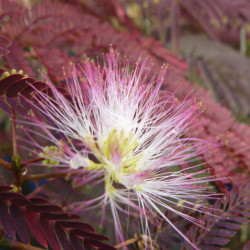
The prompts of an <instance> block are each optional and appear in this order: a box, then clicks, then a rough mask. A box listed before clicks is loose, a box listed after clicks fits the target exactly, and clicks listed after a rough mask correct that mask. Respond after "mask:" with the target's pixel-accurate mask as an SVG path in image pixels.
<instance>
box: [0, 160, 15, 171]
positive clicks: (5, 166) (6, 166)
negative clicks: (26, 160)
mask: <svg viewBox="0 0 250 250" xmlns="http://www.w3.org/2000/svg"><path fill="white" fill-rule="evenodd" d="M0 165H1V166H3V167H4V168H6V169H8V170H11V171H13V169H14V168H13V164H11V163H9V162H7V161H4V160H2V159H0Z"/></svg>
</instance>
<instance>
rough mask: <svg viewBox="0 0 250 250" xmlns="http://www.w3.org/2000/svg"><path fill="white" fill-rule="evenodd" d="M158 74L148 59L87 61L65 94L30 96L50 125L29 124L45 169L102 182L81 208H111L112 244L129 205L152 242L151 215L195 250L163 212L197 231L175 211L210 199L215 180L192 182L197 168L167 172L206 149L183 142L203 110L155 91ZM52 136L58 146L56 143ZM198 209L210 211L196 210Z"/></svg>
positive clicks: (109, 57) (198, 143) (120, 232)
mask: <svg viewBox="0 0 250 250" xmlns="http://www.w3.org/2000/svg"><path fill="white" fill-rule="evenodd" d="M164 74H165V70H164V69H163V71H162V72H161V74H160V76H159V77H156V76H153V77H151V80H148V79H149V78H150V64H149V63H148V62H147V61H142V62H140V61H138V63H137V64H136V66H135V67H134V68H131V66H130V65H129V60H126V61H125V62H124V63H119V57H118V55H117V54H116V53H114V52H112V53H110V54H108V55H107V56H106V57H104V62H103V65H102V66H100V65H99V64H95V63H93V62H90V61H88V62H85V63H84V65H83V67H82V68H81V69H80V70H77V69H76V68H73V72H72V77H71V78H70V79H68V80H67V86H66V87H67V88H66V90H67V92H68V94H69V95H65V94H62V93H61V92H60V91H58V89H56V88H55V87H54V86H53V85H52V84H50V87H51V90H52V95H51V94H50V95H49V94H48V93H46V92H40V91H37V93H36V94H35V95H34V98H35V99H36V101H37V102H36V104H35V107H36V110H37V111H40V112H41V113H42V114H43V115H44V116H45V117H46V118H47V119H48V120H50V121H51V122H52V123H48V124H44V123H42V122H41V121H39V120H38V119H35V118H32V119H33V121H32V123H33V124H34V125H38V126H39V127H41V129H42V130H43V132H45V133H43V137H45V139H47V140H49V141H50V142H51V145H47V146H46V147H42V146H40V145H39V143H36V142H34V141H33V142H32V143H33V145H35V146H36V151H34V152H38V153H39V154H40V156H42V157H44V158H45V161H44V164H46V165H58V166H70V167H71V168H74V169H76V168H79V167H83V169H84V171H85V172H86V176H87V177H86V178H87V180H88V181H90V182H91V181H92V182H100V181H102V182H103V183H104V190H103V194H102V195H101V196H99V197H96V198H95V199H93V200H91V201H88V202H86V201H85V205H89V206H93V207H94V206H97V205H102V207H103V214H104V211H105V207H106V206H108V205H109V206H110V208H111V211H112V214H113V217H114V226H115V231H116V237H117V240H118V241H123V240H124V238H123V230H122V225H121V221H120V217H119V214H120V212H121V211H123V212H125V213H127V214H129V211H130V210H129V211H128V210H126V208H127V206H129V207H131V209H133V210H135V211H137V212H138V214H139V218H140V221H141V227H142V234H144V235H148V236H149V237H150V230H149V221H148V218H149V217H150V216H157V217H159V218H162V219H164V220H165V221H166V222H168V223H169V224H170V225H171V226H172V227H173V228H174V229H175V230H176V231H177V232H178V233H179V234H180V235H181V236H182V237H183V238H184V239H185V240H186V241H188V242H189V243H190V244H191V245H192V246H193V247H194V248H196V247H195V246H194V244H193V243H192V242H191V241H190V240H189V239H188V238H187V237H186V236H185V235H184V234H183V233H182V232H181V231H180V230H179V229H178V228H177V226H176V225H174V224H173V223H172V222H171V221H170V220H169V218H168V217H166V215H165V212H164V211H166V210H171V211H173V212H175V213H177V214H178V215H180V216H182V217H183V218H185V219H187V220H189V221H191V222H192V223H195V224H198V225H199V224H200V225H201V224H202V222H201V221H199V220H198V219H196V218H194V217H192V216H190V215H187V214H185V213H183V212H181V211H179V210H178V209H177V206H180V204H182V206H183V207H185V208H190V209H194V206H195V204H196V203H195V202H196V201H197V200H199V201H200V200H207V199H210V198H215V197H216V196H215V195H214V194H213V193H210V192H209V191H208V190H207V188H206V186H205V185H204V184H206V183H207V182H210V181H214V179H213V178H212V177H210V176H203V177H198V175H199V174H201V173H204V170H197V171H194V170H195V169H198V167H199V166H192V167H191V165H190V167H189V169H187V167H186V168H179V170H175V169H176V168H175V169H174V168H173V167H176V166H182V165H183V164H186V163H187V162H189V161H190V159H191V158H192V159H193V158H194V157H195V156H197V155H199V154H200V153H202V152H204V150H205V148H206V143H205V142H203V141H201V140H199V139H196V138H186V137H185V136H183V135H184V134H185V132H186V131H187V130H188V129H189V128H190V127H191V126H193V124H194V123H195V120H196V118H197V116H198V115H199V113H200V112H201V111H200V110H201V105H202V104H201V103H200V102H198V103H195V102H194V101H193V99H192V98H190V99H186V100H184V101H178V100H177V99H176V98H175V96H174V94H172V93H169V92H166V91H162V90H160V89H161V87H162V82H163V77H164ZM27 132H28V131H27ZM58 133H59V134H62V135H63V136H64V140H59V139H58V136H56V135H55V134H58ZM187 170H192V171H191V172H190V171H187ZM196 210H198V211H200V212H202V213H209V209H207V208H206V207H205V206H202V205H200V206H199V208H196ZM151 244H152V243H151ZM149 247H150V246H149Z"/></svg>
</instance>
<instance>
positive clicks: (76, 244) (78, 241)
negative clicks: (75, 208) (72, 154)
mask: <svg viewBox="0 0 250 250" xmlns="http://www.w3.org/2000/svg"><path fill="white" fill-rule="evenodd" d="M0 225H1V227H2V230H3V231H4V232H5V233H6V234H7V235H8V236H9V237H11V238H13V239H16V237H17V236H16V234H17V235H18V237H19V238H20V239H21V240H22V241H23V242H24V243H26V244H29V243H30V241H31V235H30V231H31V232H32V234H33V236H34V237H35V238H36V240H37V241H38V242H39V243H40V244H41V246H43V247H45V248H47V247H48V245H49V246H50V247H51V248H53V249H65V250H68V249H76V250H79V249H92V248H98V249H107V250H109V249H110V250H111V249H115V248H114V247H112V246H111V245H109V244H107V243H104V242H103V241H106V240H109V238H108V237H106V236H104V235H101V234H98V233H96V231H95V229H94V228H93V227H92V226H90V225H89V224H87V223H85V222H81V221H80V220H79V217H78V216H77V215H74V214H68V213H66V212H65V211H64V210H63V208H62V207H60V206H58V205H54V204H51V203H50V202H49V201H48V200H46V199H44V198H40V197H33V198H30V199H28V198H26V197H25V196H23V195H22V194H19V193H14V192H12V187H10V186H0Z"/></svg>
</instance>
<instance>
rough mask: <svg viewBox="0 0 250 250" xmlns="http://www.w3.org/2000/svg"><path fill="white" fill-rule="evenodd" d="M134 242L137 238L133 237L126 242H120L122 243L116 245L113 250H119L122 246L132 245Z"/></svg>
mask: <svg viewBox="0 0 250 250" xmlns="http://www.w3.org/2000/svg"><path fill="white" fill-rule="evenodd" d="M136 241H138V237H137V236H135V237H134V238H132V239H129V240H126V241H124V242H122V243H120V244H118V245H116V246H115V248H117V249H118V248H120V247H124V246H127V245H130V244H132V243H134V242H136Z"/></svg>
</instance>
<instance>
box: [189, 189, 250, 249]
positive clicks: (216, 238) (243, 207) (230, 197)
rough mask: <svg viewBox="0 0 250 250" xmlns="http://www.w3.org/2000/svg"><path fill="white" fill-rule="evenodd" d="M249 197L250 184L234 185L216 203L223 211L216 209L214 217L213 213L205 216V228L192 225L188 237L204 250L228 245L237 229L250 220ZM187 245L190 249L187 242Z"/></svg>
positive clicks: (216, 207)
mask: <svg viewBox="0 0 250 250" xmlns="http://www.w3.org/2000/svg"><path fill="white" fill-rule="evenodd" d="M249 197H250V192H249V185H241V186H239V187H234V188H233V189H232V190H231V191H230V192H228V193H227V194H226V195H225V197H224V200H223V201H219V200H218V201H217V202H216V203H215V205H214V207H215V209H222V211H216V210H215V212H214V214H213V215H214V217H213V216H211V215H205V216H203V218H202V220H203V221H204V222H205V224H204V227H205V228H204V229H202V228H198V227H197V226H195V225H192V226H191V227H190V230H189V231H188V233H187V235H188V237H189V238H190V239H191V240H192V241H193V242H195V244H196V245H197V246H199V247H200V248H201V249H204V250H208V249H212V250H216V249H220V247H222V246H225V245H227V244H228V243H229V242H230V239H231V238H232V237H233V236H234V235H235V234H236V232H237V230H240V229H241V227H242V224H247V223H248V222H249V220H248V218H249V216H250V198H249ZM216 216H218V217H216ZM185 247H186V249H190V246H189V245H187V244H185Z"/></svg>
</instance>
